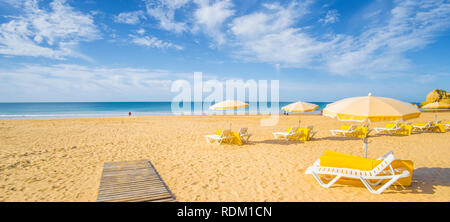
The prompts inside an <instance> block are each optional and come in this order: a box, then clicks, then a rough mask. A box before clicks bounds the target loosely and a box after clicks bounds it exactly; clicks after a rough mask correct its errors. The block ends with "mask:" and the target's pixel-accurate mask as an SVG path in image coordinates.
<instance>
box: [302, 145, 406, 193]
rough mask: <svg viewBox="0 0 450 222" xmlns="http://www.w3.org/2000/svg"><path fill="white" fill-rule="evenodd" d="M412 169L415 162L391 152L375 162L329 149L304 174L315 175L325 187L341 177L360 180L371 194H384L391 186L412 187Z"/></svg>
mask: <svg viewBox="0 0 450 222" xmlns="http://www.w3.org/2000/svg"><path fill="white" fill-rule="evenodd" d="M413 170H414V166H413V162H412V161H410V160H396V159H395V157H394V154H393V152H392V151H390V152H388V153H386V154H385V155H383V156H382V157H380V158H378V159H376V160H373V159H366V158H362V157H357V156H352V155H348V154H343V153H338V152H333V151H328V150H327V151H325V153H324V155H322V156H321V157H320V159H318V160H316V162H314V164H313V166H310V167H308V169H307V170H306V172H305V174H312V175H313V176H314V178H315V179H316V180H317V181H318V182H319V184H320V185H321V186H322V187H325V188H329V187H330V186H332V185H333V184H334V183H335V182H336V181H337V180H339V179H340V178H346V179H359V180H361V182H362V183H363V184H364V186H365V187H366V188H367V189H368V190H369V191H370V192H371V193H374V194H381V193H382V192H383V191H384V190H385V189H387V188H388V187H389V186H391V185H401V186H409V185H411V179H412V175H413ZM323 180H326V181H329V182H328V183H325V182H324V181H323ZM374 180H375V181H374ZM381 184H382V185H381ZM378 185H381V186H380V187H379V188H378V189H376V188H375V187H376V186H378Z"/></svg>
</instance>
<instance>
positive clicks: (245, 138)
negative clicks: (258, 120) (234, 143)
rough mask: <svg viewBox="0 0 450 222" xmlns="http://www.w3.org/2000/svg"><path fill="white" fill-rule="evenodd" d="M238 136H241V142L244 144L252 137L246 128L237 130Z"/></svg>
mask: <svg viewBox="0 0 450 222" xmlns="http://www.w3.org/2000/svg"><path fill="white" fill-rule="evenodd" d="M239 135H240V136H241V139H242V142H244V143H248V140H249V139H250V137H251V136H252V134H250V133H248V128H247V127H244V128H241V129H239Z"/></svg>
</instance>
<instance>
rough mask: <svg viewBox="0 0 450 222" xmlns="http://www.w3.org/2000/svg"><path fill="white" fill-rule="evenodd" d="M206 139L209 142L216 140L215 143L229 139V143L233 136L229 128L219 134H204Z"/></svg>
mask: <svg viewBox="0 0 450 222" xmlns="http://www.w3.org/2000/svg"><path fill="white" fill-rule="evenodd" d="M205 137H206V141H207V142H209V143H212V142H216V143H217V144H221V143H222V142H224V141H226V140H227V139H230V140H229V143H231V141H232V140H231V139H232V138H234V137H233V136H231V130H223V131H222V134H221V135H217V134H212V135H206V136H205Z"/></svg>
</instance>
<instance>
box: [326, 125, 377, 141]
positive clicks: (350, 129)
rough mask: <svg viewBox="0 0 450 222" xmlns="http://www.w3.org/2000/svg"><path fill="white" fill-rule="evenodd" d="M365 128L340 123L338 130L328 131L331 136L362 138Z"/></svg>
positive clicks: (364, 134)
mask: <svg viewBox="0 0 450 222" xmlns="http://www.w3.org/2000/svg"><path fill="white" fill-rule="evenodd" d="M367 130H368V128H367V127H363V126H357V125H342V126H341V129H340V130H330V132H331V135H333V136H344V137H358V138H364V137H365V136H366V131H367Z"/></svg>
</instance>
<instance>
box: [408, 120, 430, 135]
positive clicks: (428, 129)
mask: <svg viewBox="0 0 450 222" xmlns="http://www.w3.org/2000/svg"><path fill="white" fill-rule="evenodd" d="M412 127H413V130H417V131H420V132H425V131H431V130H432V129H433V128H434V124H433V122H432V121H429V122H428V123H427V125H425V126H417V125H414V124H413V126H412Z"/></svg>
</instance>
